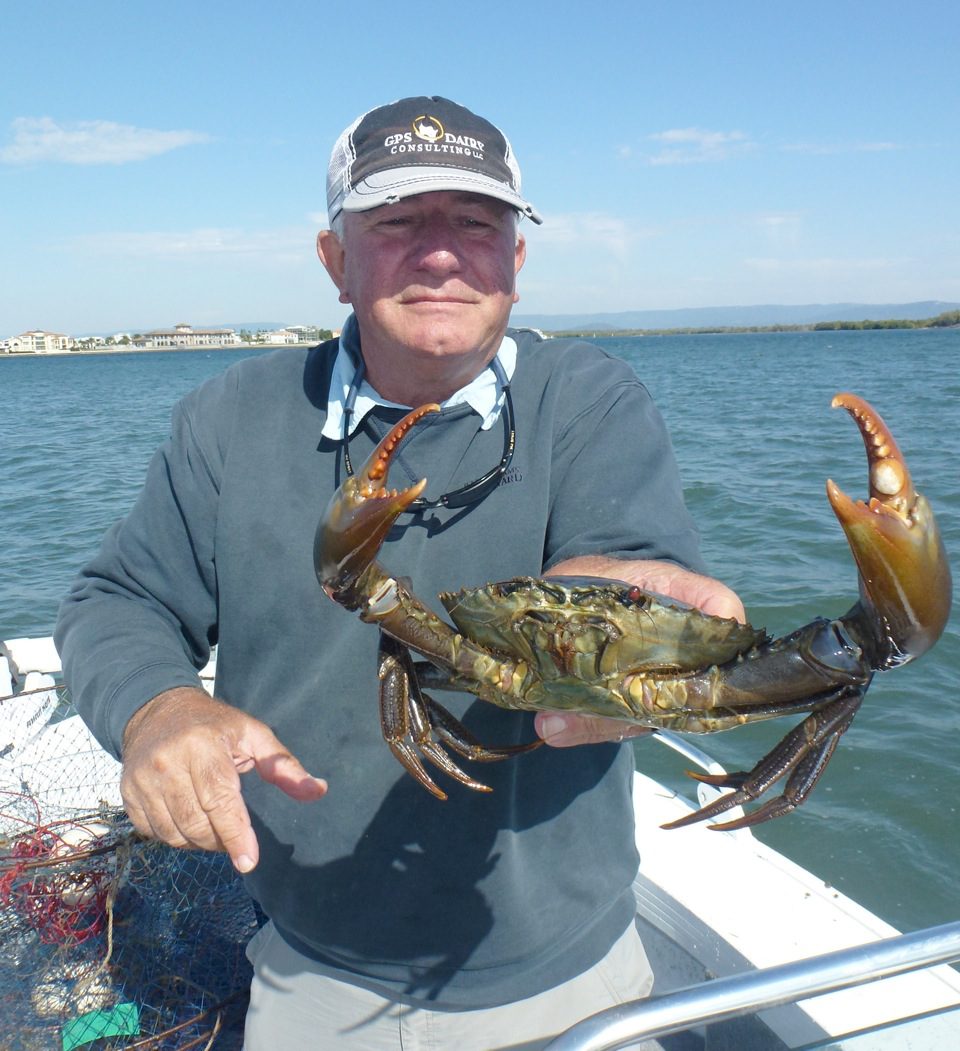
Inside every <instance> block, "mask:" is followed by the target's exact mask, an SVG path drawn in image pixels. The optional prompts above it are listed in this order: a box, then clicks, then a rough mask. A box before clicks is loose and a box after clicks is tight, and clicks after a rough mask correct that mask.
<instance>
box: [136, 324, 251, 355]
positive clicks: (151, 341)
mask: <svg viewBox="0 0 960 1051" xmlns="http://www.w3.org/2000/svg"><path fill="white" fill-rule="evenodd" d="M239 342H240V337H239V336H238V335H237V334H236V332H234V331H233V329H232V328H193V326H191V325H183V324H180V325H175V326H174V327H173V328H166V329H165V328H159V329H155V330H154V331H152V332H144V333H143V335H142V336H137V337H136V338H135V339H133V340H131V343H132V345H133V346H134V347H137V348H138V349H140V350H145V349H148V348H151V347H152V348H155V349H163V348H165V347H166V348H169V347H224V346H234V345H235V344H238V343H239Z"/></svg>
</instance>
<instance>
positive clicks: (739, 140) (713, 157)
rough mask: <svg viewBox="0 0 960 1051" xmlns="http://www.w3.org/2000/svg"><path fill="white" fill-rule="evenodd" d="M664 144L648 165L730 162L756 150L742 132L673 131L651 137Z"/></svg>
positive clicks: (688, 129)
mask: <svg viewBox="0 0 960 1051" xmlns="http://www.w3.org/2000/svg"><path fill="white" fill-rule="evenodd" d="M649 138H650V139H652V140H653V141H654V142H659V143H662V144H663V145H664V147H665V148H664V149H662V150H661V151H660V152H659V153H656V154H654V155H653V156H651V157H648V158H647V163H648V164H655V165H660V164H705V163H708V162H712V161H722V160H726V159H727V158H728V157H731V156H733V155H734V154H736V153H743V152H746V151H747V150H752V149H753V148H754V143H753V142H751V141H750V137H749V136H748V135H746V134H745V133H744V132H742V131H706V130H705V129H703V128H671V129H670V130H668V131H659V132H656V133H655V134H654V135H650V136H649Z"/></svg>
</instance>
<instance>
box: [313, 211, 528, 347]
mask: <svg viewBox="0 0 960 1051" xmlns="http://www.w3.org/2000/svg"><path fill="white" fill-rule="evenodd" d="M344 218H345V225H344V235H343V239H342V241H341V242H339V243H329V242H328V244H327V245H326V246H324V245H323V244H322V243H321V252H320V254H321V258H322V259H323V262H324V265H325V266H326V267H327V270H328V272H329V273H330V276H331V277H332V278H333V280H334V282H335V284H336V285H337V287H338V288H339V289H340V301H341V302H342V303H350V304H351V305H352V306H353V309H354V311H355V313H356V315H357V320H358V321H359V323H360V332H361V335H362V338H363V347H364V356H365V357H366V358H367V359H368V362H370V363H372V362H373V360H374V357H375V356H377V355H381V354H386V355H390V356H394V355H395V353H396V351H398V350H400V351H406V352H407V354H413V355H415V356H416V357H417V358H418V359H419V360H420V361H425V360H426V359H428V358H433V359H436V360H435V364H440V360H439V359H447V360H448V363H450V364H453V363H452V362H449V359H450V358H456V357H464V358H466V357H468V356H469V357H473V358H486V359H487V360H489V358H490V357H492V356H493V354H494V353H495V352H496V349H497V347H498V346H499V345H500V340H501V338H502V336H503V332H504V329H505V328H506V325H507V319H508V317H509V314H510V308H511V306H512V305H513V303H514V302H515V301H516V299H517V296H516V293H515V284H516V280H515V279H516V275H517V271H519V269H520V267H521V266H522V265H523V260H524V256H525V246H524V242H523V239H522V238H518V237H517V233H516V222H517V220H516V213H515V212H514V211H513V209H512V208H511V207H510V206H509V205H508V204H505V203H503V202H501V201H497V200H495V199H494V198H491V197H483V196H480V195H479V194H471V193H459V192H446V191H442V192H436V193H424V194H419V195H418V196H415V197H408V198H407V199H405V200H402V201H399V202H397V203H396V204H389V205H383V206H382V207H379V208H374V209H371V210H370V211H368V212H354V213H349V214H347V215H345V217H344ZM478 352H479V353H478Z"/></svg>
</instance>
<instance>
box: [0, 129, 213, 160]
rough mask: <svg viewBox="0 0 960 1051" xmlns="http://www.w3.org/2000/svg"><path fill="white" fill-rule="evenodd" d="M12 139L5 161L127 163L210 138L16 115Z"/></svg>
mask: <svg viewBox="0 0 960 1051" xmlns="http://www.w3.org/2000/svg"><path fill="white" fill-rule="evenodd" d="M11 130H12V132H13V138H12V141H11V143H10V144H9V145H7V146H5V147H3V149H0V161H2V162H3V163H5V164H34V163H59V164H126V163H127V162H128V161H141V160H144V159H145V158H147V157H156V156H157V155H159V154H161V153H167V152H169V151H170V150H175V149H179V148H180V147H181V146H190V145H193V144H195V143H202V142H209V141H210V136H209V135H206V134H204V133H203V132H198V131H156V130H154V129H152V128H136V127H134V126H133V125H131V124H116V123H114V122H113V121H108V120H82V121H75V122H72V123H58V122H57V121H55V120H53V119H52V118H51V117H17V118H16V119H15V120H14V121H13V122H12V123H11Z"/></svg>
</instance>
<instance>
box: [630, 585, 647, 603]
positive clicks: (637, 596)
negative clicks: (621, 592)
mask: <svg viewBox="0 0 960 1051" xmlns="http://www.w3.org/2000/svg"><path fill="white" fill-rule="evenodd" d="M645 594H646V593H645V592H644V590H643V588H640V587H637V586H636V584H635V585H634V586H633V587H632V588H630V589H629V590H628V591H627V598H628V599H629V600H630V601H631V602H640V601H641V600H642V599H643V597H644V595H645Z"/></svg>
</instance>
